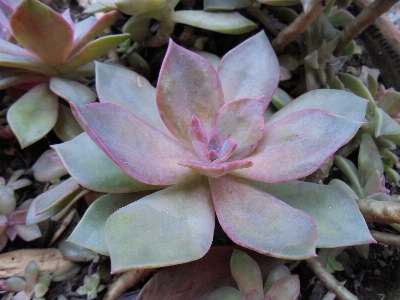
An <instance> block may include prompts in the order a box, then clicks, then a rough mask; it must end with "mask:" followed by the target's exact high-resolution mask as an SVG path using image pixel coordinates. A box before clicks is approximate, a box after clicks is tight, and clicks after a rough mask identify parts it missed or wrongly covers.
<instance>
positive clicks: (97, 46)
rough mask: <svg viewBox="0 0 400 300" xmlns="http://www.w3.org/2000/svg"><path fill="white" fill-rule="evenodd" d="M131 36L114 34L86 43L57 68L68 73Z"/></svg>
mask: <svg viewBox="0 0 400 300" xmlns="http://www.w3.org/2000/svg"><path fill="white" fill-rule="evenodd" d="M128 38H129V34H114V35H107V36H103V37H101V38H98V39H96V40H94V41H91V42H90V43H88V44H86V45H85V46H84V47H83V48H82V50H81V51H79V52H78V53H77V54H76V55H74V56H72V57H68V60H67V61H66V62H65V63H63V64H62V65H60V66H57V69H58V70H59V71H60V72H62V73H68V72H70V71H73V70H74V69H77V68H79V67H82V66H83V65H85V64H87V63H90V62H92V61H93V60H94V59H96V58H98V57H100V56H102V55H104V54H106V53H107V51H108V50H110V49H112V48H115V47H117V46H118V45H119V44H121V43H122V42H123V41H126V40H127V39H128Z"/></svg>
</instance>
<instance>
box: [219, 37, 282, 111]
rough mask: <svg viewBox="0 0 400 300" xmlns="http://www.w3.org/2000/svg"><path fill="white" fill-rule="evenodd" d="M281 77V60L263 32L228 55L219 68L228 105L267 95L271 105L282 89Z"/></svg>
mask: <svg viewBox="0 0 400 300" xmlns="http://www.w3.org/2000/svg"><path fill="white" fill-rule="evenodd" d="M249 53H257V55H249ZM277 74H279V63H278V59H277V58H276V56H275V52H274V50H273V49H272V46H271V44H270V43H269V41H268V38H267V36H266V35H265V34H264V33H263V32H259V33H258V34H256V35H254V36H252V37H251V38H249V39H247V40H246V41H244V42H243V43H242V44H240V45H239V46H237V47H236V48H234V49H232V50H231V51H229V52H228V53H227V54H225V56H224V57H223V58H222V60H221V62H220V64H219V66H218V75H219V78H220V79H221V83H222V88H223V91H224V96H225V101H226V102H228V101H232V100H235V99H240V98H244V97H249V96H257V97H259V96H262V95H264V96H265V100H266V101H268V103H269V100H270V99H271V98H272V96H273V95H274V93H275V89H276V87H277V86H278V82H279V76H276V75H277ZM268 103H266V105H267V104H268Z"/></svg>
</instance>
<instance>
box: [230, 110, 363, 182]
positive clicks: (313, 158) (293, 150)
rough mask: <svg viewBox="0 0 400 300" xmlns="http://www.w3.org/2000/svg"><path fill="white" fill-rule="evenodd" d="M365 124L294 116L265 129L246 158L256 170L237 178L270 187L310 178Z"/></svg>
mask: <svg viewBox="0 0 400 300" xmlns="http://www.w3.org/2000/svg"><path fill="white" fill-rule="evenodd" d="M361 124H362V123H361V122H356V121H352V120H349V119H346V118H344V117H341V116H337V115H332V114H330V113H328V112H326V111H323V110H319V109H307V110H302V111H298V112H295V113H292V114H290V115H288V116H285V117H283V118H281V119H279V120H278V121H276V122H274V123H272V124H270V125H267V126H266V127H265V129H264V136H263V138H262V139H261V141H260V143H259V144H258V147H257V148H256V149H255V150H254V151H253V152H252V153H251V154H250V155H249V156H247V157H246V159H248V160H250V161H252V162H253V164H254V165H253V167H252V168H249V169H245V170H237V171H234V172H233V174H235V175H238V176H241V177H245V178H248V179H253V180H257V181H262V182H270V183H275V182H282V181H290V180H295V179H298V178H301V177H304V176H307V175H309V174H311V173H312V172H314V171H315V170H317V169H318V168H319V167H320V166H321V165H322V164H323V163H324V162H325V161H326V160H327V159H328V158H329V157H330V156H331V155H333V154H334V153H335V152H336V151H337V150H338V149H339V148H340V147H341V146H343V145H344V144H346V143H347V142H348V141H349V140H350V139H351V138H352V137H353V136H354V135H355V134H356V132H357V130H358V129H359V128H360V126H361ZM310 153H312V155H310Z"/></svg>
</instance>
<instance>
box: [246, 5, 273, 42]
mask: <svg viewBox="0 0 400 300" xmlns="http://www.w3.org/2000/svg"><path fill="white" fill-rule="evenodd" d="M246 10H247V11H248V12H249V13H250V14H251V15H252V16H253V17H254V18H256V19H257V20H258V21H260V23H261V24H263V26H264V27H265V28H266V29H267V30H268V31H269V32H270V33H272V34H273V35H274V36H277V35H278V30H277V29H276V28H275V27H274V26H273V25H272V19H271V18H270V17H269V16H268V14H267V12H266V11H262V10H261V9H260V8H258V7H254V6H249V7H247V8H246Z"/></svg>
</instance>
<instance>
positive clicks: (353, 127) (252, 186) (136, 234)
mask: <svg viewBox="0 0 400 300" xmlns="http://www.w3.org/2000/svg"><path fill="white" fill-rule="evenodd" d="M249 53H252V55H249ZM97 68H98V74H97V75H98V76H97V79H96V80H98V82H97V83H100V82H101V83H103V84H100V85H97V89H98V92H99V97H100V103H94V104H88V105H85V106H75V105H72V107H73V112H74V114H75V116H76V118H77V119H78V121H79V122H80V124H81V126H82V128H84V129H85V131H86V134H87V135H88V136H90V137H91V138H92V139H93V141H94V142H95V143H96V144H97V146H98V147H100V148H101V149H102V150H103V151H104V153H106V154H107V156H108V157H109V158H110V159H111V160H112V161H113V162H114V163H115V164H116V165H117V166H119V168H120V169H122V170H123V171H124V172H125V173H126V174H127V175H129V176H131V178H134V179H136V180H137V181H136V183H135V188H136V189H135V188H132V186H130V187H129V188H130V189H128V188H127V187H126V185H127V182H128V181H127V180H126V178H123V180H115V179H114V180H113V179H112V178H109V179H108V180H105V175H104V174H103V173H107V169H105V168H104V165H105V164H106V163H107V164H109V162H107V161H106V160H105V159H102V160H101V161H97V162H96V161H95V160H94V157H93V153H96V152H98V150H96V147H93V146H90V147H91V148H90V149H91V150H93V151H91V152H90V154H89V153H88V155H86V154H82V153H83V152H81V149H84V148H85V147H82V145H83V143H85V145H90V143H88V142H87V138H86V137H87V136H86V137H85V134H83V135H80V136H78V137H77V138H75V139H73V140H71V141H69V142H66V143H64V144H61V145H56V146H54V148H55V149H56V151H57V152H58V154H59V155H60V157H61V159H62V161H63V163H64V165H65V167H66V168H67V170H68V171H69V172H70V174H71V175H72V176H73V177H74V178H75V179H76V180H77V181H78V182H80V183H81V184H82V185H83V186H85V187H87V186H88V185H92V186H93V185H95V184H93V182H95V181H96V177H97V178H101V179H102V180H104V184H103V185H102V186H100V187H98V188H100V189H102V190H103V191H105V190H106V188H107V189H108V191H107V190H106V192H111V193H115V192H119V193H121V192H122V193H123V192H127V191H128V192H129V191H138V190H149V189H159V188H160V186H169V187H167V188H165V189H163V190H161V191H158V192H155V193H153V194H150V195H148V196H145V197H143V198H141V199H140V200H138V201H135V202H133V201H134V200H135V196H134V195H135V194H131V195H129V194H125V196H124V195H122V196H121V195H116V194H109V195H106V196H104V197H102V198H100V199H98V200H97V201H96V202H95V203H94V204H93V207H96V203H97V202H99V203H100V201H101V202H102V203H103V202H106V200H107V201H110V202H109V203H111V202H112V203H113V205H115V203H116V201H119V200H121V199H122V200H123V201H122V202H125V204H124V205H126V201H127V200H128V199H129V198H131V199H132V200H131V201H132V202H133V203H131V204H129V205H127V206H125V207H123V208H120V209H119V210H117V211H116V212H114V213H112V212H113V211H115V210H116V207H114V209H113V211H111V212H110V213H112V214H111V216H110V217H108V219H107V216H105V211H104V210H101V209H100V210H95V209H93V210H90V211H91V212H90V213H89V210H88V213H87V218H86V214H85V217H84V219H85V221H83V220H82V223H84V222H86V221H88V220H89V219H90V221H88V222H89V223H91V225H87V226H86V228H85V226H83V225H82V226H79V225H78V227H77V228H76V229H75V231H74V232H73V234H72V236H74V237H71V238H70V241H71V242H76V241H77V240H79V242H77V243H78V244H80V245H82V246H84V247H88V248H90V249H92V250H94V251H96V250H97V249H98V248H100V247H99V246H96V245H104V247H101V252H100V253H105V254H110V256H111V262H112V272H121V271H125V270H128V269H130V268H135V267H141V268H145V267H154V266H166V265H172V264H178V263H183V262H187V261H192V260H195V259H198V258H200V257H202V256H203V255H204V254H205V253H206V252H207V251H208V249H209V248H210V245H211V242H212V239H213V232H214V223H215V213H216V215H217V217H218V220H219V222H220V224H221V226H222V228H223V229H224V230H225V232H226V233H227V234H228V236H229V237H230V238H231V239H232V240H233V241H234V242H236V243H237V244H239V245H241V246H244V247H246V248H250V249H253V250H255V251H257V252H260V253H263V254H267V255H271V256H275V257H281V258H290V259H304V258H309V257H313V256H315V247H316V246H318V247H338V246H339V245H341V246H342V245H349V244H362V243H369V242H373V241H374V240H373V239H372V237H371V236H370V234H369V232H368V229H367V227H366V224H365V222H364V220H363V219H362V216H361V214H360V212H359V211H358V209H357V206H356V205H355V203H354V201H353V200H352V199H351V198H349V197H348V196H347V195H346V194H345V193H344V192H343V191H341V190H338V189H334V188H331V187H325V186H320V185H317V184H308V183H302V182H295V181H292V180H295V179H297V178H302V177H304V176H307V175H309V174H310V173H312V172H314V171H315V170H316V169H318V167H319V166H321V165H322V164H323V163H324V162H325V161H326V159H328V158H329V157H330V156H331V155H332V154H334V153H335V151H336V150H337V149H338V148H339V147H341V146H342V145H344V144H345V143H347V142H348V141H349V140H350V139H351V138H352V136H354V134H355V133H356V132H357V130H358V128H359V127H360V126H361V124H362V123H361V121H362V120H363V119H364V116H365V109H366V101H365V100H363V99H361V98H359V97H357V96H355V95H352V94H350V93H346V92H343V91H334V90H320V91H315V92H311V93H308V94H306V95H303V96H302V97H300V98H298V99H297V100H294V101H292V102H291V103H290V104H289V105H287V106H285V107H284V108H282V109H281V110H280V111H279V112H277V113H276V114H274V115H273V116H272V117H269V118H267V120H266V122H265V121H264V111H265V109H266V107H267V105H268V104H269V102H270V99H271V98H272V96H273V94H274V92H275V89H276V87H277V84H278V80H279V65H278V63H277V59H276V56H275V55H274V52H273V50H272V48H271V45H270V44H269V41H268V39H267V37H266V36H265V34H264V33H262V32H261V33H258V34H257V35H255V36H253V37H252V38H250V39H248V40H247V41H245V42H244V43H242V44H241V45H239V46H238V47H236V48H235V49H233V50H231V51H230V52H228V53H227V54H226V55H225V56H224V57H223V58H222V60H221V62H220V64H219V66H218V69H217V70H216V69H215V68H214V67H213V66H212V65H211V63H209V62H208V61H207V60H205V59H204V58H202V57H200V56H198V55H196V54H194V53H192V52H190V51H188V50H186V49H184V48H182V47H180V46H178V45H176V44H175V43H173V42H172V41H171V42H170V44H169V48H168V51H167V54H166V57H165V59H164V62H163V65H162V69H161V73H160V76H159V81H158V85H157V89H156V91H154V88H153V87H151V85H150V84H149V83H148V82H147V81H145V80H144V79H143V78H142V77H140V76H139V75H136V74H134V73H130V75H129V74H128V71H126V70H123V69H121V68H118V67H111V66H106V65H103V64H98V65H97ZM111 68H113V71H112V72H111V70H109V71H108V72H104V70H108V69H111ZM101 70H103V71H101ZM102 73H103V74H102ZM111 73H112V74H113V75H112V78H110V75H109V74H111ZM100 74H102V75H101V76H99V75H100ZM116 78H118V80H115V79H116ZM125 85H127V86H125ZM116 91H118V93H116ZM130 91H135V94H129V92H130ZM115 94H118V96H117V97H114V96H113V95H115ZM125 97H128V98H125ZM121 98H123V99H124V100H121ZM155 98H156V99H155ZM131 99H132V100H131ZM120 100H121V102H119V103H120V105H121V103H123V105H122V106H123V107H124V108H122V107H121V106H119V105H116V104H114V103H110V102H112V101H116V103H118V101H120ZM155 100H156V101H155ZM107 101H108V103H107ZM128 103H129V104H128ZM133 106H135V109H132V107H133ZM77 149H79V151H78V150H77ZM78 152H79V156H82V155H84V157H85V162H84V164H93V167H92V169H90V170H96V165H97V166H98V168H99V170H104V172H103V171H101V172H99V171H96V172H95V173H94V172H93V171H90V174H89V172H88V171H85V170H83V169H82V165H79V163H78V162H79V161H81V159H82V157H81V158H78V159H76V155H77V153H78ZM310 153H312V155H310ZM96 156H97V154H96ZM98 157H100V156H98ZM113 168H114V167H113V166H112V163H111V165H110V167H109V170H110V171H113V172H114V169H113ZM115 173H116V172H115ZM118 176H119V175H118ZM88 178H90V180H88ZM119 178H121V179H122V177H119ZM284 181H292V182H287V183H280V182H284ZM128 183H129V184H132V182H128ZM140 184H142V186H141V189H140ZM113 185H114V187H113ZM116 185H119V187H118V188H119V189H117V188H116ZM124 185H125V186H124ZM97 186H98V185H97ZM124 189H125V191H124ZM103 198H104V199H103ZM299 199H301V201H299ZM282 200H283V201H284V202H283V201H282ZM285 202H286V203H285ZM288 204H289V205H288ZM122 206H123V205H122ZM100 207H102V205H100V204H99V206H98V208H100ZM120 207H121V206H120ZM317 207H318V208H317ZM108 211H109V210H108ZM349 212H351V213H350V214H349ZM92 213H93V214H94V215H97V216H99V214H101V218H103V220H104V221H103V224H102V225H101V226H103V227H104V228H105V231H104V232H102V231H101V230H100V233H99V234H98V235H97V234H96V235H93V234H92V233H91V235H90V236H91V237H88V236H89V235H88V233H87V230H88V229H87V228H89V227H90V228H93V223H92V222H96V221H95V219H96V218H94V219H93V218H91V217H90V214H92ZM97 218H98V217H97ZM335 218H341V222H337V219H335ZM104 223H105V226H104ZM339 223H340V224H339ZM87 224H88V223H87ZM354 224H357V226H354ZM101 226H100V227H101ZM333 226H334V228H335V230H332V228H333ZM341 226H343V227H341ZM103 227H101V228H103ZM317 229H318V233H317ZM317 234H318V235H317ZM104 235H105V241H104ZM350 236H351V241H350V240H349V237H350ZM94 238H95V239H96V241H95V242H94V241H93V239H94ZM91 240H92V242H90V241H91ZM88 243H90V245H89V246H88V245H87V244H88ZM105 243H107V245H105ZM104 248H105V250H104Z"/></svg>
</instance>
